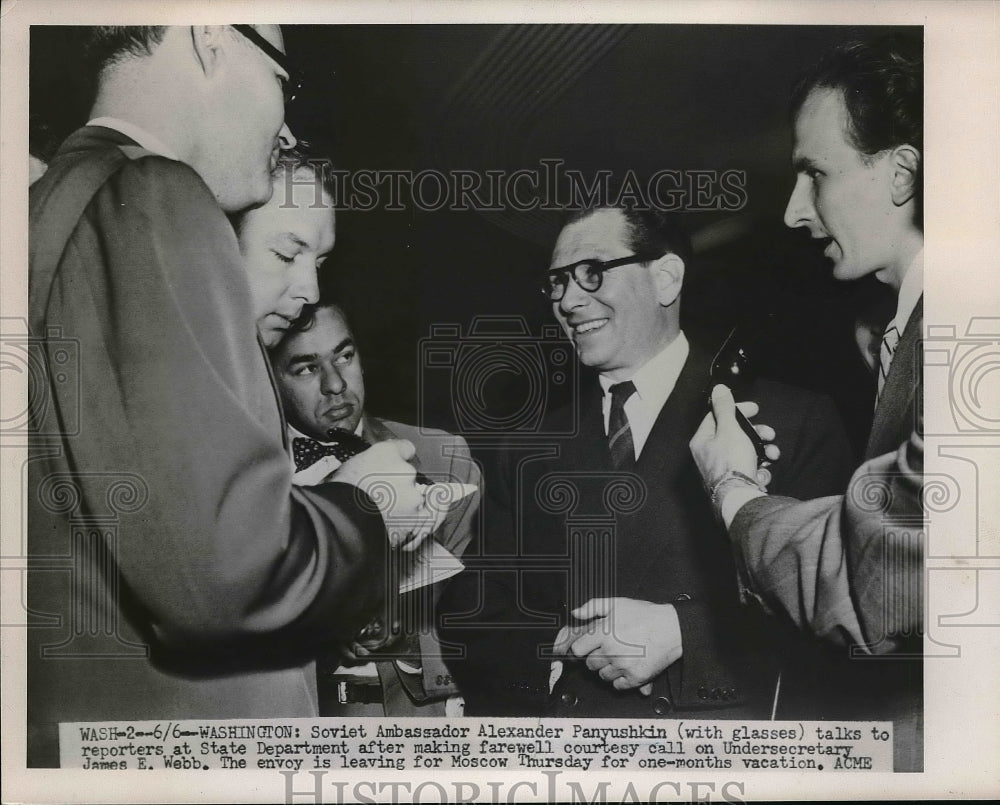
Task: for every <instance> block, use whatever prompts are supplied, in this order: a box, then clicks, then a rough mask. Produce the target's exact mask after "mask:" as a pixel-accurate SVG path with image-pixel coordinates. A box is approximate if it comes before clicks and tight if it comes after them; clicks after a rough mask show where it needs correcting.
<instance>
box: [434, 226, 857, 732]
mask: <svg viewBox="0 0 1000 805" xmlns="http://www.w3.org/2000/svg"><path fill="white" fill-rule="evenodd" d="M691 266H692V258H691V253H690V248H689V246H688V243H687V240H686V238H685V237H684V235H683V234H682V233H681V232H680V231H678V230H677V228H676V227H675V225H674V223H673V221H672V219H671V218H669V217H668V216H665V215H663V214H662V213H658V212H655V211H642V210H631V209H623V208H618V207H598V208H596V209H588V210H585V211H582V212H579V213H576V214H574V215H573V216H571V217H570V219H569V220H568V222H567V223H566V225H565V226H564V227H563V229H562V232H561V233H560V235H559V237H558V240H557V241H556V244H555V248H554V249H553V254H552V260H551V263H550V267H549V268H547V269H546V270H545V271H544V273H543V274H542V276H541V278H540V279H541V285H542V290H543V292H544V294H545V297H546V299H547V300H548V303H549V304H550V305H551V308H552V313H553V315H554V316H555V318H556V319H557V320H558V321H559V323H560V324H561V325H562V328H563V330H564V331H565V333H566V336H567V337H568V338H569V339H570V341H571V342H572V343H573V345H574V347H575V349H576V353H577V355H578V356H579V360H580V362H581V363H582V364H583V365H584V366H586V367H588V368H589V369H591V370H593V372H594V373H595V374H596V375H597V377H596V378H594V380H593V382H592V383H591V384H590V385H589V387H587V388H585V389H584V390H583V392H582V397H581V399H580V401H579V409H578V410H571V409H565V410H561V411H557V412H554V413H553V414H552V420H551V421H550V422H549V423H547V426H546V428H545V432H548V433H574V435H573V436H571V437H565V438H553V439H552V442H553V444H552V449H551V450H549V452H548V454H547V455H546V456H542V457H532V458H531V460H530V461H529V460H525V461H523V462H519V460H518V459H519V455H518V453H517V452H516V450H514V449H507V450H504V451H501V453H500V459H499V461H498V466H497V468H496V469H495V471H493V472H489V471H488V472H487V481H488V497H487V502H486V504H485V505H486V507H487V510H486V517H485V519H484V528H485V531H486V534H485V540H484V548H483V553H484V555H485V557H486V558H487V559H488V560H489V561H491V562H493V563H494V564H495V565H496V566H497V567H498V569H497V570H495V571H494V570H491V569H485V570H475V571H474V570H471V569H470V570H469V571H466V572H465V573H464V574H462V576H459V577H457V578H456V579H455V581H454V582H452V584H451V585H450V586H449V588H448V589H447V590H446V591H445V594H444V596H443V598H442V606H441V612H442V615H447V616H448V619H449V620H450V621H451V623H452V624H453V625H452V626H451V627H450V628H449V629H448V630H447V631H446V632H445V633H444V634H443V635H442V636H443V637H445V638H446V639H447V640H449V641H450V642H454V643H458V644H461V645H464V646H465V649H466V653H467V658H466V659H465V660H457V661H455V662H453V663H450V667H451V668H452V669H453V671H454V672H455V675H456V677H457V678H458V681H459V688H460V689H461V691H462V693H463V695H464V696H465V699H466V710H467V712H469V713H470V714H475V715H523V716H538V715H543V714H549V715H559V716H566V717H572V718H578V717H635V718H642V717H647V718H651V717H669V718H677V717H682V716H684V715H685V714H691V713H697V714H698V716H697V717H699V718H763V717H767V716H768V715H770V713H771V711H772V708H773V706H774V702H775V695H776V687H777V679H778V671H779V667H780V665H781V662H780V652H779V650H778V648H777V647H776V645H774V644H773V643H772V642H771V640H770V638H769V637H768V635H767V634H766V633H765V632H764V631H762V630H761V629H760V624H759V619H758V613H756V612H753V611H750V610H747V609H744V608H742V607H741V606H740V604H739V600H738V596H737V591H736V575H735V570H734V568H733V564H732V557H731V556H730V553H729V550H728V546H727V544H726V541H725V536H724V534H723V533H722V532H721V531H720V529H719V527H718V524H717V523H716V522H715V521H714V519H713V516H712V510H711V506H710V505H708V502H707V501H705V500H704V498H703V496H702V495H701V494H700V479H699V477H698V474H697V470H696V468H695V466H694V463H693V462H692V460H691V456H690V453H689V452H688V449H687V441H688V439H689V438H690V435H691V434H692V433H693V432H694V430H695V428H696V427H697V424H698V422H700V421H701V419H702V416H703V414H704V411H705V406H706V401H707V399H708V391H709V389H708V382H709V381H708V378H709V367H710V364H711V360H712V353H711V352H710V351H709V350H707V349H705V348H704V347H702V346H701V345H698V344H691V343H689V342H688V339H687V337H686V336H685V334H684V332H683V331H682V330H681V327H680V305H681V297H682V286H683V282H684V276H685V272H686V271H689V270H690V269H691ZM755 394H757V397H756V398H757V399H759V401H760V405H761V409H762V411H764V412H765V413H766V412H770V413H771V415H772V416H775V417H777V418H778V421H781V422H782V423H783V424H784V427H785V428H787V429H788V431H789V437H788V439H787V440H786V441H785V442H783V445H784V446H783V448H782V449H783V455H782V458H781V460H780V461H779V462H778V464H776V465H775V467H774V468H773V472H774V477H773V485H774V486H775V487H776V488H778V489H784V490H786V491H788V490H791V489H800V490H805V489H811V490H813V492H814V493H815V494H826V493H828V492H830V491H832V490H833V489H834V488H835V486H834V484H835V479H837V478H844V477H846V472H847V470H848V468H849V455H848V450H847V446H846V441H845V438H844V435H843V431H842V429H841V427H840V424H839V422H838V421H837V418H836V415H835V414H834V413H833V410H832V404H831V403H830V401H829V400H827V399H825V398H822V397H819V396H818V395H814V394H810V393H807V392H804V391H801V390H798V389H794V388H791V387H789V386H784V385H781V384H777V383H771V382H768V381H763V380H762V381H759V382H758V383H757V384H755ZM577 413H578V414H579V422H578V424H577V425H576V426H574V425H573V423H574V421H575V420H574V416H575V415H576V414H577ZM546 444H548V442H547V441H546ZM522 455H523V454H522ZM755 469H756V467H755V468H754V470H755ZM553 482H556V483H559V484H561V485H562V486H561V487H560V488H567V489H569V488H573V489H575V490H576V498H577V499H578V505H577V507H576V508H575V509H574V510H573V511H572V512H566V511H565V510H561V511H560V510H559V507H558V506H557V505H556V503H557V502H556V501H552V500H549V499H548V498H547V497H546V495H545V494H544V490H545V489H548V488H549V487H550V485H551V484H552V483H553ZM607 483H617V484H624V485H626V486H627V485H630V484H631V485H635V486H637V488H638V490H640V491H637V492H636V493H635V496H634V497H631V496H629V495H627V494H626V495H621V496H618V495H613V494H610V493H608V492H606V491H604V490H605V484H607ZM620 488H624V487H620ZM567 494H568V493H567ZM570 514H572V515H573V518H584V520H585V521H586V518H587V517H589V516H592V517H594V518H598V520H597V521H595V522H600V523H602V525H601V526H600V529H599V532H600V533H603V532H605V530H607V529H610V532H611V533H612V534H613V537H611V536H609V537H608V539H607V540H606V541H604V542H602V543H600V545H599V546H597V545H595V546H592V549H587V550H581V551H574V549H573V548H572V544H573V542H572V539H571V538H570V537H569V536H568V534H567V531H572V529H573V527H574V526H573V523H574V519H573V518H571V517H570V516H569V515H570ZM609 515H610V517H611V519H612V522H613V526H608V525H607V521H608V518H609ZM553 557H556V559H553ZM560 558H564V559H569V560H570V564H571V566H570V567H568V568H563V569H558V570H554V569H552V565H553V562H556V563H558V561H559V559H560ZM546 565H547V566H546ZM440 628H442V629H443V628H444V624H441V625H440ZM554 658H556V659H558V661H557V662H556V663H555V664H552V660H553V659H554ZM643 694H647V695H643Z"/></svg>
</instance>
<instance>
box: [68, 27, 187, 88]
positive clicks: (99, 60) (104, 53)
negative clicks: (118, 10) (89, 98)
mask: <svg viewBox="0 0 1000 805" xmlns="http://www.w3.org/2000/svg"><path fill="white" fill-rule="evenodd" d="M166 32H167V26H166V25H95V26H91V27H89V28H87V29H85V30H84V31H83V54H84V58H85V59H86V61H87V64H88V65H89V66H90V68H91V70H92V72H93V74H94V76H97V75H98V74H99V73H100V72H101V71H102V70H103V69H104V68H105V67H108V66H110V65H112V64H116V63H118V62H120V61H122V60H124V59H127V58H129V57H132V56H149V55H150V54H151V53H152V52H153V50H154V48H156V46H157V45H159V44H160V42H162V41H163V37H164V35H165V34H166Z"/></svg>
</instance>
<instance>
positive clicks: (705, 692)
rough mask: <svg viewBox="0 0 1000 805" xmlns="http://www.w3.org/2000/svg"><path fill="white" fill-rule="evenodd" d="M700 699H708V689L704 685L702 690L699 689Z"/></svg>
mask: <svg viewBox="0 0 1000 805" xmlns="http://www.w3.org/2000/svg"><path fill="white" fill-rule="evenodd" d="M698 698H699V699H707V698H708V688H706V687H705V686H704V685H702V686H701V687H700V688H698Z"/></svg>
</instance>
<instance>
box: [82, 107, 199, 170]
mask: <svg viewBox="0 0 1000 805" xmlns="http://www.w3.org/2000/svg"><path fill="white" fill-rule="evenodd" d="M87 125H88V126H103V127H104V128H106V129H114V130H115V131H117V132H120V133H121V134H124V135H125V136H126V137H130V138H131V139H133V140H135V141H136V142H137V143H138V144H139V145H141V146H142V147H143V148H145V149H146V150H147V151H152V152H153V153H154V154H158V155H159V156H161V157H166V158H167V159H172V160H174V161H175V162H181V161H182V160H181V158H180V157H178V156H177V155H176V154H175V153H174V152H173V151H171V150H170V149H169V148H168V147H167V146H166V145H165V144H164V143H163V141H162V140H161V139H160V138H159V137H157V136H155V135H153V134H150V133H149V132H148V131H146V130H145V129H144V128H141V127H140V126H137V125H135V123H129V122H128V121H127V120H120V119H119V118H117V117H95V118H94V119H93V120H88V121H87Z"/></svg>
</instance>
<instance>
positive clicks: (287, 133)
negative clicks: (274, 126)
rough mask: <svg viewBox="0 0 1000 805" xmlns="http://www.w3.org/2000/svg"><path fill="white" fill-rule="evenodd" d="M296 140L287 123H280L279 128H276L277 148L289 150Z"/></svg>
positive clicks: (296, 142)
mask: <svg viewBox="0 0 1000 805" xmlns="http://www.w3.org/2000/svg"><path fill="white" fill-rule="evenodd" d="M298 142H299V141H298V140H296V139H295V135H294V134H292V130H291V129H290V128H288V124H287V123H282V124H281V128H280V129H278V148H279V149H280V150H282V151H290V150H291V149H293V148H294V147H295V146H296V145H297V144H298Z"/></svg>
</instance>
